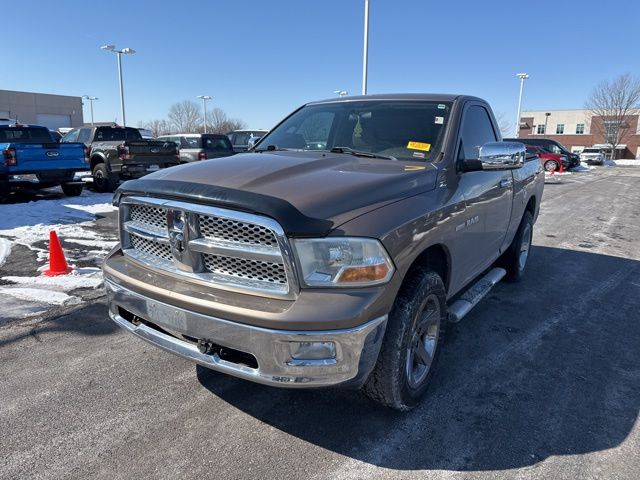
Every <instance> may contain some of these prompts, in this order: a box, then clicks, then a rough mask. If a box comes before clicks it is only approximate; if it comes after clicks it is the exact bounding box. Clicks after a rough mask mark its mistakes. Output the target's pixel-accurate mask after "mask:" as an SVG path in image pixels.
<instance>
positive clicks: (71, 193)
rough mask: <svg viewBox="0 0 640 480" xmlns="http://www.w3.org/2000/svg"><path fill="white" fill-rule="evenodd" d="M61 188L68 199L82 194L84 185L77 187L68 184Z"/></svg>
mask: <svg viewBox="0 0 640 480" xmlns="http://www.w3.org/2000/svg"><path fill="white" fill-rule="evenodd" d="M61 187H62V191H63V193H64V194H65V195H66V196H67V197H77V196H79V195H81V194H82V188H83V185H76V184H73V185H70V184H68V183H67V184H65V183H63V184H62V185H61Z"/></svg>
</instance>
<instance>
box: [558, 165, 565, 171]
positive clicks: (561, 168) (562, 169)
mask: <svg viewBox="0 0 640 480" xmlns="http://www.w3.org/2000/svg"><path fill="white" fill-rule="evenodd" d="M558 173H564V167H563V166H562V162H560V170H558Z"/></svg>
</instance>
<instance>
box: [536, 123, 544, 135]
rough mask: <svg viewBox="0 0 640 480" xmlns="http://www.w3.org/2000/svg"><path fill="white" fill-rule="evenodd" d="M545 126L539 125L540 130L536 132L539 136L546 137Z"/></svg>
mask: <svg viewBox="0 0 640 480" xmlns="http://www.w3.org/2000/svg"><path fill="white" fill-rule="evenodd" d="M544 127H545V126H544V125H538V130H536V133H537V134H538V135H544Z"/></svg>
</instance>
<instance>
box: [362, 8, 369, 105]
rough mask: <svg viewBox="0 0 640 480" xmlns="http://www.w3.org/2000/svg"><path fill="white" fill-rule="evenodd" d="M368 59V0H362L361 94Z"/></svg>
mask: <svg viewBox="0 0 640 480" xmlns="http://www.w3.org/2000/svg"><path fill="white" fill-rule="evenodd" d="M368 61H369V0H364V52H363V54H362V95H366V94H367V64H368Z"/></svg>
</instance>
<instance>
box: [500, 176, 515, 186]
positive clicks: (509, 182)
mask: <svg viewBox="0 0 640 480" xmlns="http://www.w3.org/2000/svg"><path fill="white" fill-rule="evenodd" d="M498 185H499V186H500V188H508V187H510V186H511V185H513V180H511V179H510V178H503V179H502V180H500V183H499V184H498Z"/></svg>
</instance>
